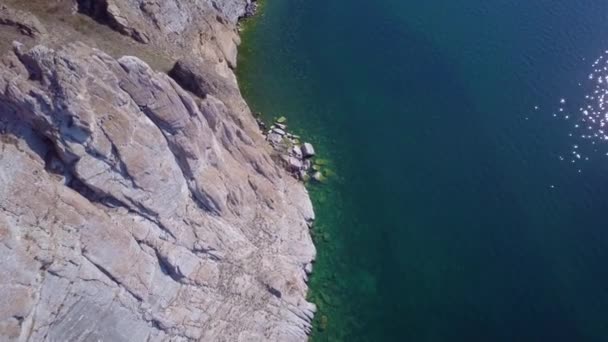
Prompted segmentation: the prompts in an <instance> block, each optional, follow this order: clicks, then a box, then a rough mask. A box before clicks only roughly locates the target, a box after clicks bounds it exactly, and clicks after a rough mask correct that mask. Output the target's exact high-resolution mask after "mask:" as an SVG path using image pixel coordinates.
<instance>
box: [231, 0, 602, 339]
mask: <svg viewBox="0 0 608 342" xmlns="http://www.w3.org/2000/svg"><path fill="white" fill-rule="evenodd" d="M607 49H608V2H606V1H603V0H582V1H576V2H575V1H570V0H552V1H547V0H528V1H519V2H514V1H502V0H483V1H482V0H467V1H460V2H447V3H446V2H445V1H439V0H429V1H424V2H420V1H402V0H401V1H397V0H378V1H364V0H350V1H346V0H329V1H320V0H264V5H263V12H262V14H261V15H260V16H259V17H257V18H256V19H255V20H254V21H253V22H251V23H249V24H248V25H247V29H246V31H245V32H244V33H243V45H242V46H241V48H240V51H239V68H238V74H239V82H240V84H241V88H242V91H243V94H244V95H245V98H246V99H247V101H248V102H249V104H250V105H251V106H252V108H253V110H255V111H260V112H262V113H263V115H264V117H265V118H266V119H268V120H271V119H272V118H273V117H278V116H281V115H284V116H286V117H287V118H288V125H289V126H290V129H291V130H292V131H293V132H294V133H297V134H300V135H302V136H303V137H304V138H305V139H306V140H309V141H311V142H313V143H314V144H315V147H316V149H317V150H318V153H319V155H320V157H321V158H324V159H327V160H329V165H327V166H326V168H327V169H329V170H331V171H332V173H334V175H332V176H330V177H329V179H328V182H327V183H326V184H324V185H321V186H317V185H311V186H310V187H309V189H310V191H311V195H312V198H313V202H314V205H315V210H316V213H317V216H318V220H317V223H316V226H315V228H314V239H315V243H316V246H317V249H318V260H317V262H316V264H315V269H314V274H313V277H312V279H311V282H310V286H311V294H310V299H311V300H313V301H314V302H316V303H317V305H318V306H319V312H318V314H317V315H316V317H315V328H314V332H313V336H312V340H313V341H416V342H419V341H608V267H607V262H608V224H606V222H607V216H606V213H608V210H607V209H608V155H606V153H608V143H606V142H605V141H602V140H601V139H599V140H597V141H595V142H593V144H592V142H591V141H590V140H588V139H584V138H581V133H580V131H579V130H578V129H579V128H576V127H575V125H579V124H580V125H581V128H585V129H586V127H587V126H586V122H582V121H581V120H582V119H583V118H582V117H581V111H580V108H583V107H585V105H586V103H587V101H589V99H585V96H586V95H587V96H588V95H589V94H593V91H594V86H593V85H592V84H590V83H589V82H590V80H589V76H590V73H593V72H594V68H593V67H592V63H593V62H594V60H595V59H596V58H598V57H599V56H602V55H606V52H605V50H607ZM604 58H606V57H604ZM598 74H599V75H603V74H608V72H605V71H602V70H600V71H596V72H595V74H594V75H593V76H594V77H593V80H591V81H595V77H596V76H598ZM562 99H563V101H562ZM560 109H561V110H560ZM600 129H601V128H597V127H595V126H594V127H593V129H592V130H591V131H592V132H594V133H595V132H596V131H599V130H600ZM582 135H585V134H584V133H583V134H582ZM581 150H583V152H577V151H581ZM573 152H574V153H573ZM577 155H578V156H579V157H577ZM586 158H589V160H586ZM572 160H574V162H572Z"/></svg>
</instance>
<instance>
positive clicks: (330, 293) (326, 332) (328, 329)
mask: <svg viewBox="0 0 608 342" xmlns="http://www.w3.org/2000/svg"><path fill="white" fill-rule="evenodd" d="M259 1H260V5H261V7H260V8H259V10H258V13H257V14H256V16H254V17H252V18H247V19H246V20H245V22H244V23H243V24H242V28H240V29H239V33H240V35H241V37H242V42H241V45H240V46H239V63H238V65H239V67H238V68H237V70H236V73H237V78H238V82H239V87H240V89H241V92H242V95H243V97H244V98H245V99H246V101H247V103H248V104H249V105H250V108H251V109H252V112H253V113H254V116H255V117H256V118H260V119H261V120H262V122H260V121H258V124H260V123H262V124H265V125H266V127H264V126H262V127H261V130H262V131H265V132H267V133H269V128H270V127H269V126H270V124H271V123H275V122H276V121H277V120H278V119H280V116H281V115H285V118H287V119H288V120H290V122H293V120H292V119H296V118H295V117H292V115H290V114H289V110H287V109H286V108H284V107H285V106H281V105H279V106H278V107H279V109H278V110H276V111H275V110H262V108H265V107H272V108H274V107H276V106H275V105H274V104H276V101H272V99H271V100H267V99H266V98H267V97H266V96H265V95H264V94H259V93H258V94H256V95H255V96H254V97H252V94H251V90H253V89H258V87H257V86H256V84H255V82H254V81H252V80H251V79H249V80H247V78H248V77H246V75H247V72H251V70H247V68H248V65H249V64H248V63H250V62H252V61H253V57H254V56H255V55H256V52H255V51H256V50H259V47H256V46H252V45H251V43H252V40H251V38H252V37H248V35H251V34H252V33H254V32H255V30H256V29H258V25H260V24H261V22H262V20H264V19H263V16H264V15H265V14H266V12H265V10H266V6H268V4H267V3H266V0H259ZM244 65H245V67H244ZM253 68H254V69H255V67H253ZM256 99H257V100H256ZM260 100H262V101H260ZM259 110H262V112H259ZM292 114H295V113H292ZM298 119H300V120H301V118H298ZM300 120H295V123H294V124H293V125H292V126H290V127H291V128H295V130H296V131H297V134H296V135H297V136H302V137H306V136H308V139H310V140H312V142H313V143H314V147H315V148H317V147H318V150H319V151H316V152H318V153H320V154H321V155H323V158H324V157H325V156H326V151H327V150H328V148H327V146H324V145H326V144H327V143H328V142H327V141H325V138H324V137H322V136H320V135H319V136H313V137H311V136H309V134H307V131H308V130H309V129H311V127H308V128H306V125H303V123H302V122H300ZM319 138H322V139H319ZM318 161H319V164H321V165H320V166H321V167H322V168H323V174H324V176H326V177H325V178H324V179H322V180H321V182H317V181H309V182H305V186H306V189H307V191H308V194H309V197H310V200H311V201H312V202H313V208H314V211H315V217H316V219H315V222H314V225H313V226H312V227H311V228H310V234H311V236H312V239H313V241H314V245H315V247H316V248H317V257H316V260H315V261H314V263H313V264H314V268H313V272H312V274H311V275H310V278H309V280H308V282H307V284H308V287H309V289H308V294H307V300H308V301H310V302H311V303H314V304H315V306H316V313H315V315H314V317H313V320H312V331H311V333H310V334H309V338H308V340H309V341H317V340H318V341H322V340H326V339H327V338H330V335H333V336H336V335H338V334H339V332H338V331H339V330H340V328H345V327H346V326H347V325H346V324H345V323H343V322H342V316H343V315H341V314H339V313H338V311H336V310H335V308H336V307H337V306H340V305H341V304H340V303H342V301H343V300H344V299H343V298H341V296H340V295H338V290H337V288H336V286H335V277H336V274H337V270H338V268H339V265H336V264H335V260H334V257H335V256H336V255H337V253H338V252H337V249H336V243H338V244H339V243H340V242H338V241H339V240H341V238H340V237H339V236H338V235H337V234H336V233H335V229H334V228H333V227H331V225H330V224H329V222H330V219H329V217H331V216H332V214H329V213H331V212H332V211H333V210H334V209H335V208H338V207H339V206H340V204H338V203H339V202H341V199H340V198H339V197H338V195H337V194H336V193H335V191H336V189H335V187H336V183H337V182H340V181H339V177H338V176H336V174H335V172H334V171H332V168H334V167H335V165H333V164H334V162H333V161H331V160H327V159H318ZM328 199H329V201H328ZM328 202H331V203H334V204H335V206H336V207H335V208H334V209H332V208H330V205H328ZM343 312H345V311H343Z"/></svg>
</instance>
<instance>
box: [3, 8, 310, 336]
mask: <svg viewBox="0 0 608 342" xmlns="http://www.w3.org/2000/svg"><path fill="white" fill-rule="evenodd" d="M49 3H50V2H48V3H47V2H44V1H37V0H33V1H32V3H30V4H29V6H31V7H28V6H26V5H24V3H23V2H21V3H20V4H19V3H18V2H15V1H10V0H6V1H0V33H6V34H0V40H5V41H4V42H3V44H0V46H3V47H7V48H6V49H5V51H2V58H1V59H0V274H2V277H0V340H2V341H5V340H7V341H98V340H103V341H263V340H264V341H265V340H276V341H302V340H306V338H307V333H308V332H309V331H310V322H311V320H312V317H313V314H314V311H315V307H314V305H313V304H311V303H308V302H307V301H306V293H307V285H306V280H307V274H308V273H310V271H311V268H310V267H311V266H310V265H311V262H312V261H313V260H314V258H315V249H314V246H313V244H312V241H311V238H310V235H309V229H308V225H309V224H310V222H311V221H312V220H313V219H314V213H313V211H312V205H311V203H310V200H309V198H308V194H307V192H306V190H305V189H304V187H303V186H302V185H301V184H300V183H298V182H297V181H296V180H295V179H293V178H292V177H289V176H288V175H287V174H286V173H285V171H283V170H282V168H279V167H277V165H276V164H275V162H274V161H273V160H272V159H271V157H270V148H269V147H268V146H267V145H266V142H265V141H264V139H263V137H262V136H261V134H260V133H259V132H258V129H257V125H256V123H255V121H254V120H253V118H252V116H251V113H250V111H249V109H248V107H247V105H246V103H245V102H244V100H243V99H242V98H241V96H240V92H239V91H238V85H237V84H236V78H235V77H234V73H233V71H232V69H233V68H234V67H235V66H236V46H237V44H238V34H237V33H236V31H235V29H234V28H235V25H236V20H237V19H238V17H239V16H241V15H242V13H244V8H245V6H246V5H247V2H246V1H240V0H232V1H229V0H226V1H215V2H213V3H211V2H208V1H195V0H192V1H189V2H180V1H177V0H174V1H160V0H158V1H151V0H148V1H137V0H121V1H119V0H107V1H74V2H72V1H68V0H58V1H56V2H54V3H53V6H58V7H57V8H54V9H53V10H55V11H56V13H58V14H57V15H56V16H55V17H56V18H62V20H58V19H57V21H54V20H55V18H54V17H45V16H44V15H43V14H40V13H43V12H44V11H47V12H48V11H50V8H47V7H44V6H50V4H49ZM95 4H97V5H96V6H101V7H94V9H91V8H93V7H86V6H92V5H95ZM10 6H13V7H14V8H13V7H10ZM62 6H63V7H62ZM79 6H80V7H79ZM82 6H85V7H86V8H88V9H87V11H88V12H87V11H84V10H83V8H82ZM79 8H80V10H81V12H82V11H84V12H86V13H84V14H86V15H91V16H98V17H97V18H96V19H100V18H105V19H106V22H94V21H87V20H89V19H90V18H88V17H85V16H84V15H83V14H79V13H78V10H79ZM99 11H102V12H101V14H100V12H99ZM104 11H105V12H104ZM11 13H18V15H14V16H11V15H10V14H11ZM62 16H67V17H62ZM72 16H75V19H73V20H74V21H73V22H79V20H85V22H86V23H88V24H87V25H89V24H91V23H92V24H91V25H99V27H100V29H99V30H100V32H102V33H103V30H104V28H103V27H107V26H106V24H108V23H109V25H111V26H112V25H113V26H112V27H111V29H112V30H115V31H117V33H116V34H113V33H107V35H106V34H99V35H96V36H95V37H91V38H90V39H86V38H87V34H86V30H85V29H83V28H82V27H74V26H73V22H72V21H71V20H72V19H70V18H72ZM108 16H111V17H112V18H113V19H112V20H110V21H109V22H108V21H107V20H108ZM66 18H67V19H66ZM200 18H205V20H198V19H200ZM117 23H120V25H122V26H123V27H122V28H121V27H117V26H116V25H117ZM28 27H29V29H28ZM11 32H12V33H11ZM83 32H84V33H83ZM134 32H138V33H136V34H135V33H134ZM172 33H174V34H175V36H174V38H175V39H173V40H171V34H172ZM143 37H145V38H143ZM160 37H165V38H160ZM167 37H168V38H167ZM75 38H78V39H75ZM7 39H10V42H8V41H6V40H7ZM124 39H126V40H124ZM163 39H166V40H163ZM128 40H130V41H131V42H129V41H128ZM207 42H209V44H206V43H207ZM203 43H205V44H203ZM132 44H134V45H132ZM104 46H113V48H114V50H112V51H105V50H104V49H102V48H103V47H104ZM159 46H164V47H165V49H164V50H162V51H163V52H162V53H160V52H159V55H161V54H162V56H161V57H162V58H160V57H159V58H160V59H157V60H153V59H149V60H150V61H151V62H152V63H151V64H150V63H148V60H146V59H147V57H148V56H152V55H153V53H152V51H155V50H157V49H158V47H159ZM165 61H171V62H170V63H169V65H166V64H164V63H165ZM171 64H174V65H175V67H173V66H172V65H171ZM167 66H170V68H172V69H173V71H174V72H172V73H170V74H171V76H173V77H174V78H172V77H170V76H169V74H167V72H168V71H169V69H170V68H165V67H167ZM161 69H167V70H161Z"/></svg>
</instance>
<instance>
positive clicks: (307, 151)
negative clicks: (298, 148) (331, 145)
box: [302, 143, 315, 158]
mask: <svg viewBox="0 0 608 342" xmlns="http://www.w3.org/2000/svg"><path fill="white" fill-rule="evenodd" d="M302 154H303V155H304V158H310V157H314V156H315V149H314V147H312V144H310V143H304V144H302Z"/></svg>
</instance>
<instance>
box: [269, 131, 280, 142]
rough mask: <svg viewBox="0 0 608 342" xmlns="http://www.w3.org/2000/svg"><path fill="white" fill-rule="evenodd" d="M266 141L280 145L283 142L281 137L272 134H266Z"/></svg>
mask: <svg viewBox="0 0 608 342" xmlns="http://www.w3.org/2000/svg"><path fill="white" fill-rule="evenodd" d="M267 139H268V141H269V142H270V143H272V144H280V143H281V141H283V137H282V136H281V135H279V134H277V133H274V132H272V133H270V134H268V136H267Z"/></svg>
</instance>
